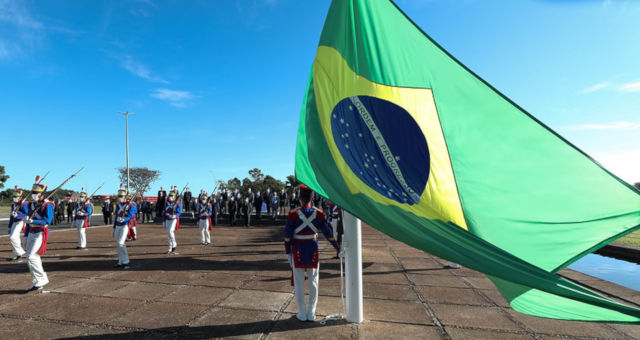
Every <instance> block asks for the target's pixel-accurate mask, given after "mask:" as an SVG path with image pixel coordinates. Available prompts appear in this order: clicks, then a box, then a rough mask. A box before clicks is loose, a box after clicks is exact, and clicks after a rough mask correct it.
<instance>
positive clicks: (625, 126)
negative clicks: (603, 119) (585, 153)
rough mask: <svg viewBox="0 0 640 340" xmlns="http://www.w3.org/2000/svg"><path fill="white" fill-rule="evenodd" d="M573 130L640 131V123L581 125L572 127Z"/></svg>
mask: <svg viewBox="0 0 640 340" xmlns="http://www.w3.org/2000/svg"><path fill="white" fill-rule="evenodd" d="M569 129H571V130H609V129H640V122H637V123H633V122H612V123H599V124H581V125H573V126H570V127H569Z"/></svg>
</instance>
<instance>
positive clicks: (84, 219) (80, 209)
mask: <svg viewBox="0 0 640 340" xmlns="http://www.w3.org/2000/svg"><path fill="white" fill-rule="evenodd" d="M92 212H93V205H92V204H91V202H89V200H87V193H86V192H85V191H84V188H82V191H81V192H80V199H79V201H78V205H77V206H76V216H75V218H74V219H73V223H71V228H76V230H78V246H77V247H76V249H86V248H87V234H86V231H85V228H87V227H88V226H89V222H90V220H91V213H92Z"/></svg>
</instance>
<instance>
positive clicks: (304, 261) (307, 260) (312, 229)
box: [284, 185, 339, 321]
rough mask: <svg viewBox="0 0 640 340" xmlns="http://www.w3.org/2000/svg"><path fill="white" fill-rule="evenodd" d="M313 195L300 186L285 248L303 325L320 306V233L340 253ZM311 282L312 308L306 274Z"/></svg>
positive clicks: (290, 216)
mask: <svg viewBox="0 0 640 340" xmlns="http://www.w3.org/2000/svg"><path fill="white" fill-rule="evenodd" d="M311 193H312V191H311V190H310V189H309V188H307V187H306V186H303V185H300V208H299V209H295V210H293V211H291V212H290V213H289V216H288V218H287V223H286V226H285V236H284V247H285V252H286V254H287V257H288V259H289V264H290V265H291V269H292V271H293V285H294V294H295V298H296V304H297V305H298V314H297V315H296V317H297V318H298V320H300V321H307V320H308V321H314V320H315V318H316V304H317V302H318V278H319V266H320V263H319V254H318V230H320V231H322V233H323V234H324V237H325V238H327V240H328V241H329V242H330V243H331V245H332V246H333V247H334V248H336V249H339V246H338V243H336V241H335V240H334V238H333V235H332V233H331V230H330V229H329V228H328V226H327V221H326V219H325V217H324V214H323V213H322V211H320V210H318V209H317V208H314V207H313V206H312V205H311ZM305 272H306V273H307V277H308V279H309V304H308V305H306V304H305V301H304V300H305V299H304V281H305V280H304V274H305Z"/></svg>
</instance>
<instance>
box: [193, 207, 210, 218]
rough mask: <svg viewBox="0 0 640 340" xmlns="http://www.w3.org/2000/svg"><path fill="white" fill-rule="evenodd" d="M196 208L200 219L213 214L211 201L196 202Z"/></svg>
mask: <svg viewBox="0 0 640 340" xmlns="http://www.w3.org/2000/svg"><path fill="white" fill-rule="evenodd" d="M196 210H197V212H198V216H200V219H205V218H207V217H209V216H211V215H213V207H212V206H211V203H207V204H202V203H198V205H197V206H196Z"/></svg>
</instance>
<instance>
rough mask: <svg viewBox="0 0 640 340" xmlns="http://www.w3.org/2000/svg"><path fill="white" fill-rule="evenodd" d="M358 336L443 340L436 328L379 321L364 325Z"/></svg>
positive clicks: (385, 338) (366, 337) (406, 339)
mask: <svg viewBox="0 0 640 340" xmlns="http://www.w3.org/2000/svg"><path fill="white" fill-rule="evenodd" d="M358 335H359V336H360V338H361V339H380V340H387V339H388V340H395V339H402V340H411V339H427V340H428V339H442V337H441V336H440V332H439V331H438V329H437V328H435V327H434V326H425V325H409V324H403V323H393V322H378V321H365V322H364V323H362V324H361V325H360V329H359V331H358Z"/></svg>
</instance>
